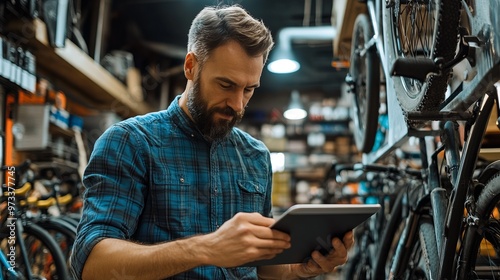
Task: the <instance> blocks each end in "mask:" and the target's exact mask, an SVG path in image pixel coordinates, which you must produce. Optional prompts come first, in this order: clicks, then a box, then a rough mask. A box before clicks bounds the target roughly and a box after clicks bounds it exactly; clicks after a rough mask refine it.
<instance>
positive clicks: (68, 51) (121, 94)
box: [11, 19, 154, 117]
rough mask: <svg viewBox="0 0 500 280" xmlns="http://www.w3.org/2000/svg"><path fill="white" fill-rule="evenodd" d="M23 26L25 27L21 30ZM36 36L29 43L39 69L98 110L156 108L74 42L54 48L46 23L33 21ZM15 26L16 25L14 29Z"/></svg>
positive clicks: (127, 113)
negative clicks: (140, 99) (132, 91)
mask: <svg viewBox="0 0 500 280" xmlns="http://www.w3.org/2000/svg"><path fill="white" fill-rule="evenodd" d="M26 24H27V23H26V22H23V23H22V24H21V25H19V24H17V28H16V24H13V25H11V27H13V29H15V30H21V31H22V30H23V29H24V30H28V29H26ZM19 28H22V29H19ZM31 28H33V29H32V30H33V32H34V36H31V37H30V38H28V39H29V40H28V46H29V47H30V50H31V51H32V52H33V53H34V54H35V56H36V59H37V71H38V70H41V71H40V72H43V73H47V74H50V76H51V77H53V78H55V79H57V80H60V81H61V82H62V83H64V84H65V85H66V86H68V87H70V88H71V90H72V91H74V92H72V93H71V94H78V95H80V97H81V98H82V99H84V100H86V101H87V102H90V103H91V106H92V108H90V109H95V110H107V111H115V112H116V113H117V114H119V115H121V116H122V117H131V116H134V115H141V114H145V113H148V112H151V111H154V109H153V108H152V107H151V106H149V105H148V104H147V103H145V102H142V101H139V100H134V97H133V95H132V94H131V93H130V92H129V91H128V89H127V87H126V86H125V85H124V84H123V83H122V82H121V81H119V80H118V79H116V78H115V77H114V76H113V75H111V73H109V72H108V71H107V70H106V69H104V68H103V67H102V66H101V65H100V64H98V63H97V62H95V61H94V60H92V58H90V57H89V56H88V55H87V54H86V53H85V52H83V51H82V50H81V49H79V48H78V47H77V46H76V45H75V44H74V43H73V42H71V41H70V40H66V46H65V47H64V48H53V47H52V46H51V45H50V43H49V39H48V34H47V30H46V27H45V23H43V22H42V21H41V20H39V19H35V20H34V21H33V22H32V27H31ZM11 29H12V28H11Z"/></svg>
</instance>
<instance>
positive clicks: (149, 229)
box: [71, 6, 353, 279]
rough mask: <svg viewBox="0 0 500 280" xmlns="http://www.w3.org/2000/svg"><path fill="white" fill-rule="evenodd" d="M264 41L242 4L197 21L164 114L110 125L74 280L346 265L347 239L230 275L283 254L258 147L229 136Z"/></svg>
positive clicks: (255, 75)
mask: <svg viewBox="0 0 500 280" xmlns="http://www.w3.org/2000/svg"><path fill="white" fill-rule="evenodd" d="M272 45H273V40H272V37H271V34H270V31H269V30H268V29H267V28H266V27H265V26H264V25H263V24H262V23H261V22H260V21H258V20H256V19H254V18H252V17H251V16H250V15H248V14H247V13H246V12H245V11H244V10H243V9H242V8H241V7H238V6H231V7H224V8H212V7H207V8H205V9H203V10H202V11H201V12H200V13H199V14H198V15H197V17H196V18H195V19H194V21H193V23H192V25H191V28H190V31H189V39H188V54H187V55H186V58H185V62H184V72H185V76H186V78H187V79H188V82H187V85H186V89H185V91H184V92H183V93H182V95H181V96H178V97H177V98H176V99H175V100H174V101H173V102H172V104H171V105H170V106H169V108H168V109H167V110H165V111H160V112H155V113H150V114H147V115H145V116H139V117H135V118H132V119H129V120H126V121H123V122H121V123H118V124H116V125H114V126H113V127H111V128H110V129H108V130H107V131H106V132H105V133H104V134H103V135H102V136H101V138H100V139H99V140H98V141H97V142H96V144H95V147H94V151H93V153H92V156H91V158H90V160H89V164H88V166H87V169H86V172H85V176H84V184H85V187H86V191H85V197H84V198H85V200H84V201H85V203H84V209H83V216H82V220H81V222H80V225H79V228H78V236H77V240H76V243H75V245H74V250H73V255H72V257H71V266H72V271H73V273H74V274H75V276H76V277H77V278H80V277H81V278H83V279H113V278H114V279H163V278H168V277H172V278H173V279H257V278H261V279H300V278H302V277H312V276H315V275H319V274H322V273H325V272H330V271H332V270H333V269H334V268H335V267H336V266H337V265H339V264H343V263H344V262H345V261H346V258H347V250H348V249H349V248H350V247H351V245H352V243H353V238H352V233H348V234H346V236H345V237H344V238H343V242H342V241H341V240H339V239H338V238H336V239H334V240H332V244H333V248H334V249H333V250H332V251H331V252H330V253H329V255H327V256H323V255H322V254H320V253H319V252H313V253H312V260H311V261H309V262H308V263H306V264H293V265H279V266H266V267H259V268H255V267H244V266H242V267H239V266H240V265H243V264H245V263H248V262H251V261H255V260H259V259H268V258H272V257H274V256H275V255H276V254H278V253H280V252H282V251H283V250H285V249H286V248H288V247H289V246H290V236H289V235H287V234H285V233H283V232H279V231H276V230H271V229H270V228H269V226H270V225H271V224H272V223H273V219H272V218H270V216H271V199H270V198H271V176H272V171H271V163H270V157H269V151H268V150H267V148H266V147H265V146H264V145H263V143H262V142H260V141H258V140H256V139H253V138H252V137H250V136H249V135H248V134H246V133H244V132H243V131H241V130H239V129H237V128H234V125H235V124H236V123H238V122H239V121H240V120H241V118H242V116H243V113H244V108H245V107H246V105H247V104H248V101H249V100H250V98H251V97H252V94H253V92H254V90H255V88H257V87H258V86H259V80H260V76H261V73H262V69H263V67H264V63H265V61H266V59H267V56H268V53H269V51H270V49H271V48H272Z"/></svg>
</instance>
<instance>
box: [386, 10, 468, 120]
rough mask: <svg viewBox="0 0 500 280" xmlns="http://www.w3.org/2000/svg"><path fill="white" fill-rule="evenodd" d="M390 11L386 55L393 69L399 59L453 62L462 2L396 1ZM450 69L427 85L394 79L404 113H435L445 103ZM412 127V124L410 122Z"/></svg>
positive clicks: (433, 77)
mask: <svg viewBox="0 0 500 280" xmlns="http://www.w3.org/2000/svg"><path fill="white" fill-rule="evenodd" d="M393 2H394V3H393V5H392V7H390V8H388V9H387V11H386V12H387V15H386V17H385V20H386V21H387V22H386V26H385V27H386V28H385V29H386V30H385V31H386V33H387V37H386V41H385V45H386V52H387V58H388V62H389V63H388V65H389V67H391V65H393V63H394V60H395V59H396V58H398V57H406V58H423V57H425V58H430V59H432V60H434V59H437V58H442V59H443V60H442V61H443V62H448V61H450V60H451V59H452V58H453V57H454V56H455V50H456V47H457V43H458V26H459V19H460V5H461V4H460V1H457V0H394V1H393ZM450 70H451V69H449V70H445V71H443V73H441V75H428V76H427V78H426V80H425V81H424V82H420V81H419V80H417V79H412V78H406V77H393V78H392V80H393V82H394V90H395V93H396V96H397V98H398V101H399V103H400V105H401V108H402V109H403V111H404V112H411V111H421V112H424V111H435V110H437V109H438V108H439V105H440V104H441V103H442V102H443V100H444V94H445V92H446V87H447V84H448V83H447V82H448V76H449V74H450ZM410 125H411V123H410Z"/></svg>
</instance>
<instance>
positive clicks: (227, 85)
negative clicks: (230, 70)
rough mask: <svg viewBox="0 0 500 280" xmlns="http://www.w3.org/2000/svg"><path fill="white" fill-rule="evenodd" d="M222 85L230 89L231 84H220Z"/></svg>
mask: <svg viewBox="0 0 500 280" xmlns="http://www.w3.org/2000/svg"><path fill="white" fill-rule="evenodd" d="M220 87H221V88H223V89H230V88H231V85H229V84H220Z"/></svg>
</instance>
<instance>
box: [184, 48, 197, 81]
mask: <svg viewBox="0 0 500 280" xmlns="http://www.w3.org/2000/svg"><path fill="white" fill-rule="evenodd" d="M196 63H197V61H196V56H195V55H194V53H192V52H188V53H187V54H186V58H185V59H184V76H186V79H188V80H193V79H194V72H195V71H194V68H195V65H196Z"/></svg>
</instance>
